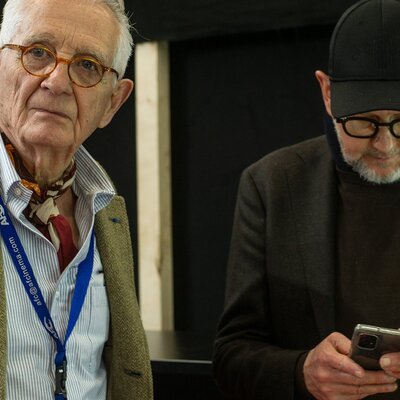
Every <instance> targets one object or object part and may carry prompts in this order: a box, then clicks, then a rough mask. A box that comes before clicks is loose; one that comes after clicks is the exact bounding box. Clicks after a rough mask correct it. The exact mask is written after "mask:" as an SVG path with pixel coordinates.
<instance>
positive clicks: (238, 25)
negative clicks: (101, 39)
mask: <svg viewBox="0 0 400 400" xmlns="http://www.w3.org/2000/svg"><path fill="white" fill-rule="evenodd" d="M353 3H354V1H353V0H335V1H332V0H318V1H317V0H246V1H244V0H169V1H165V0H147V1H139V0H132V1H131V4H132V6H133V8H132V10H133V14H132V19H133V21H135V23H136V28H137V30H138V35H137V38H136V40H138V41H142V40H182V39H194V38H201V37H207V36H221V35H226V34H232V33H246V32H256V31H257V32H261V31H268V30H275V29H282V28H294V27H302V26H308V25H320V24H333V23H335V22H336V20H337V19H338V17H339V16H340V15H341V13H342V12H343V11H344V10H345V9H346V8H347V7H349V6H350V5H351V4H353Z"/></svg>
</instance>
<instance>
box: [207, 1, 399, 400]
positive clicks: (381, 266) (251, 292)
mask: <svg viewBox="0 0 400 400" xmlns="http://www.w3.org/2000/svg"><path fill="white" fill-rule="evenodd" d="M316 77H317V79H318V82H319V83H320V86H321V91H322V95H323V100H324V103H325V107H326V111H327V114H328V115H327V119H326V122H327V135H326V136H324V137H318V138H315V139H311V140H308V141H306V142H303V143H300V144H298V145H295V146H291V147H287V148H284V149H281V150H278V151H276V152H274V153H272V154H270V155H268V156H266V157H264V158H263V159H261V160H260V161H258V162H257V163H255V164H253V165H252V166H250V167H249V168H247V169H246V170H245V171H244V173H243V175H242V178H241V182H240V187H239V195H238V201H237V207H236V213H235V222H234V227H233V235H232V243H231V252H230V257H229V267H228V278H227V291H226V306H225V310H224V313H223V315H222V317H221V321H220V324H219V328H218V334H217V339H216V342H215V353H214V374H215V377H216V380H217V383H218V385H219V387H220V388H221V390H222V391H223V392H224V393H225V394H227V395H229V398H230V399H241V400H245V399H257V400H258V399H279V400H285V399H309V398H311V399H312V398H315V399H321V400H331V399H348V400H351V399H361V398H365V397H371V398H377V399H397V398H400V393H399V391H398V390H397V383H396V380H397V379H398V378H400V352H399V353H389V354H386V355H384V356H383V357H382V358H381V359H380V360H379V362H380V366H381V368H382V369H381V370H377V371H367V370H364V369H363V368H362V367H361V366H359V365H358V364H357V363H355V362H354V361H353V360H352V359H351V358H350V357H349V351H350V343H351V341H350V337H351V335H352V332H353V329H354V326H355V325H356V324H358V323H363V324H370V325H378V326H385V327H390V328H400V295H399V292H400V290H399V289H400V264H399V263H400V246H399V243H400V206H399V205H400V1H397V0H362V1H359V2H358V3H356V4H355V5H354V6H352V7H351V8H349V9H348V10H347V11H346V12H345V13H344V15H343V16H342V17H341V19H340V20H339V22H338V24H337V26H336V28H335V31H334V33H333V35H332V39H331V46H330V60H329V75H326V74H325V73H323V72H322V71H317V72H316ZM383 393H384V394H383Z"/></svg>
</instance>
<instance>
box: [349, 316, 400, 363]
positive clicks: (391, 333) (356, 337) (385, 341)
mask: <svg viewBox="0 0 400 400" xmlns="http://www.w3.org/2000/svg"><path fill="white" fill-rule="evenodd" d="M395 352H400V330H398V329H390V328H383V327H379V326H373V325H364V324H358V325H357V326H356V327H355V328H354V332H353V337H352V339H351V350H350V357H351V358H352V359H353V360H354V361H355V362H356V363H357V364H359V365H361V366H362V367H363V368H365V369H369V370H379V369H381V367H380V365H379V359H380V358H381V357H382V355H383V354H387V353H395Z"/></svg>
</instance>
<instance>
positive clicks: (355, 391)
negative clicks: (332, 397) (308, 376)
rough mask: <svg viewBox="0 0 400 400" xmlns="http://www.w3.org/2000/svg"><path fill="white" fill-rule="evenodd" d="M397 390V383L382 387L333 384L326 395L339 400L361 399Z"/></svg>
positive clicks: (386, 384)
mask: <svg viewBox="0 0 400 400" xmlns="http://www.w3.org/2000/svg"><path fill="white" fill-rule="evenodd" d="M396 390H397V383H385V384H382V385H343V384H333V385H330V386H329V390H328V389H325V391H326V393H328V392H330V393H335V394H337V395H339V398H346V399H348V400H350V399H361V398H364V397H367V396H370V395H372V394H378V393H391V392H394V391H396Z"/></svg>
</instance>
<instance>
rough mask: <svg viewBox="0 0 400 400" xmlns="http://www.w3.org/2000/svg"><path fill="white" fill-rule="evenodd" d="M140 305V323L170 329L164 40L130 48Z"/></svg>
mask: <svg viewBox="0 0 400 400" xmlns="http://www.w3.org/2000/svg"><path fill="white" fill-rule="evenodd" d="M135 80H136V143H137V144H136V148H137V190H138V224H139V226H138V244H139V249H138V253H139V268H140V271H139V292H140V299H139V300H140V307H141V312H142V319H143V324H144V327H145V329H148V330H162V329H163V330H173V329H174V312H173V267H172V263H173V260H172V216H171V214H172V213H171V145H170V134H171V133H170V99H169V49H168V43H165V42H150V43H141V44H138V45H137V46H136V48H135Z"/></svg>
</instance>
